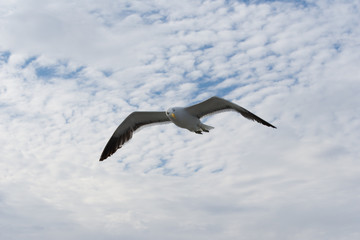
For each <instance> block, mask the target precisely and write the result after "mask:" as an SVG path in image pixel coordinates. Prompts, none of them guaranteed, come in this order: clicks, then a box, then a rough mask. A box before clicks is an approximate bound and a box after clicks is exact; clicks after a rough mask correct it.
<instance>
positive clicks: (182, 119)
mask: <svg viewBox="0 0 360 240" xmlns="http://www.w3.org/2000/svg"><path fill="white" fill-rule="evenodd" d="M227 110H229V111H236V112H238V113H240V114H241V115H242V116H244V117H245V118H247V119H249V120H252V121H256V122H258V123H261V124H263V125H265V126H268V127H272V128H276V127H275V126H273V125H271V124H270V123H268V122H266V121H265V120H263V119H261V118H260V117H258V116H256V115H255V114H253V113H251V112H249V111H248V110H246V109H245V108H243V107H240V106H239V105H237V104H235V103H232V102H230V101H227V100H225V99H223V98H219V97H216V96H214V97H211V98H209V99H208V100H205V101H203V102H201V103H198V104H195V105H192V106H190V107H172V108H169V109H168V110H167V111H166V112H133V113H131V114H130V115H129V116H128V117H127V118H125V120H124V121H123V122H122V123H121V124H120V125H119V127H118V128H117V129H116V130H115V132H114V134H113V135H112V136H111V138H110V139H109V141H108V143H107V144H106V146H105V148H104V150H103V152H102V154H101V157H100V161H103V160H105V159H106V158H108V157H109V156H111V155H112V154H113V153H115V152H116V150H118V149H119V148H121V147H122V146H123V145H124V143H126V142H127V141H129V140H130V139H131V138H132V135H133V133H134V131H135V130H137V129H139V128H140V127H142V126H144V125H147V124H157V123H163V122H170V121H171V122H173V123H174V124H175V125H176V126H178V127H181V128H186V129H188V130H189V131H191V132H194V133H197V134H202V132H209V131H210V130H211V129H213V128H214V127H212V126H208V125H206V124H204V123H202V122H201V121H200V118H202V117H204V116H206V115H209V114H213V113H217V112H220V111H227Z"/></svg>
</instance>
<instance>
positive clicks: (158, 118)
mask: <svg viewBox="0 0 360 240" xmlns="http://www.w3.org/2000/svg"><path fill="white" fill-rule="evenodd" d="M168 121H170V120H169V118H168V117H167V116H166V113H165V112H133V113H131V114H130V115H129V116H128V117H127V118H126V119H125V120H124V121H123V122H122V123H121V124H120V125H119V127H118V128H117V129H116V130H115V132H114V134H113V135H112V136H111V138H110V139H109V141H108V143H107V144H106V146H105V148H104V150H103V152H102V154H101V157H100V161H103V160H105V159H106V158H107V157H109V156H111V155H112V154H113V153H115V152H116V150H118V149H119V148H121V147H122V146H123V145H124V143H126V142H127V141H129V140H130V139H131V138H132V135H133V133H134V131H135V130H136V129H138V128H140V127H142V126H144V125H147V124H153V123H161V122H168Z"/></svg>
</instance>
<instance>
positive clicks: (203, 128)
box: [199, 123, 214, 132]
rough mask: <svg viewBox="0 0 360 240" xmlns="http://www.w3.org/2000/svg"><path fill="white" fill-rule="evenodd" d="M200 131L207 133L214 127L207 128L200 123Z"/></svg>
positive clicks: (207, 126)
mask: <svg viewBox="0 0 360 240" xmlns="http://www.w3.org/2000/svg"><path fill="white" fill-rule="evenodd" d="M199 127H200V128H201V130H203V131H204V132H209V131H210V130H211V129H213V128H214V127H212V126H209V125H206V124H203V123H200V126H199Z"/></svg>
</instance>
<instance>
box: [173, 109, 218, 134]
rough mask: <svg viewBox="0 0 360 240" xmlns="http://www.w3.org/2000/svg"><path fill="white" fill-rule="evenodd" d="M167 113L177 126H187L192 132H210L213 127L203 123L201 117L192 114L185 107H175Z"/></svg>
mask: <svg viewBox="0 0 360 240" xmlns="http://www.w3.org/2000/svg"><path fill="white" fill-rule="evenodd" d="M166 115H167V116H168V118H169V119H170V121H171V122H173V123H174V124H175V125H176V126H178V127H181V128H186V129H187V130H189V131H190V132H195V133H199V134H201V132H203V131H205V132H208V131H209V130H210V129H212V128H213V127H211V126H208V125H205V124H203V123H202V122H201V121H200V119H199V118H197V117H195V116H193V115H191V114H190V113H189V112H188V111H186V109H185V108H182V107H173V108H169V109H168V110H167V111H166Z"/></svg>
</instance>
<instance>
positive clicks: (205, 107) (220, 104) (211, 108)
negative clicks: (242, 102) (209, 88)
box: [185, 96, 276, 128]
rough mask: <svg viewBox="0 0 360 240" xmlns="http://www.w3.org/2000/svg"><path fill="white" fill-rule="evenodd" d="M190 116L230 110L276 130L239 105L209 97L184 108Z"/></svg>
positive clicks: (201, 115) (199, 116)
mask: <svg viewBox="0 0 360 240" xmlns="http://www.w3.org/2000/svg"><path fill="white" fill-rule="evenodd" d="M185 109H186V110H187V111H188V112H189V113H190V114H191V115H193V116H196V117H198V118H201V117H203V116H205V115H208V114H212V113H216V112H219V111H224V110H232V111H236V112H238V113H240V114H241V115H243V116H244V117H245V118H247V119H250V120H253V121H256V122H258V123H261V124H264V125H265V126H268V127H272V128H276V127H275V126H273V125H271V124H270V123H268V122H266V121H265V120H263V119H261V118H260V117H258V116H256V115H255V114H253V113H251V112H250V111H248V110H246V109H245V108H243V107H240V106H239V105H237V104H235V103H232V102H229V101H227V100H225V99H223V98H219V97H216V96H214V97H211V98H209V99H208V100H205V101H204V102H201V103H198V104H195V105H193V106H190V107H187V108H185Z"/></svg>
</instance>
